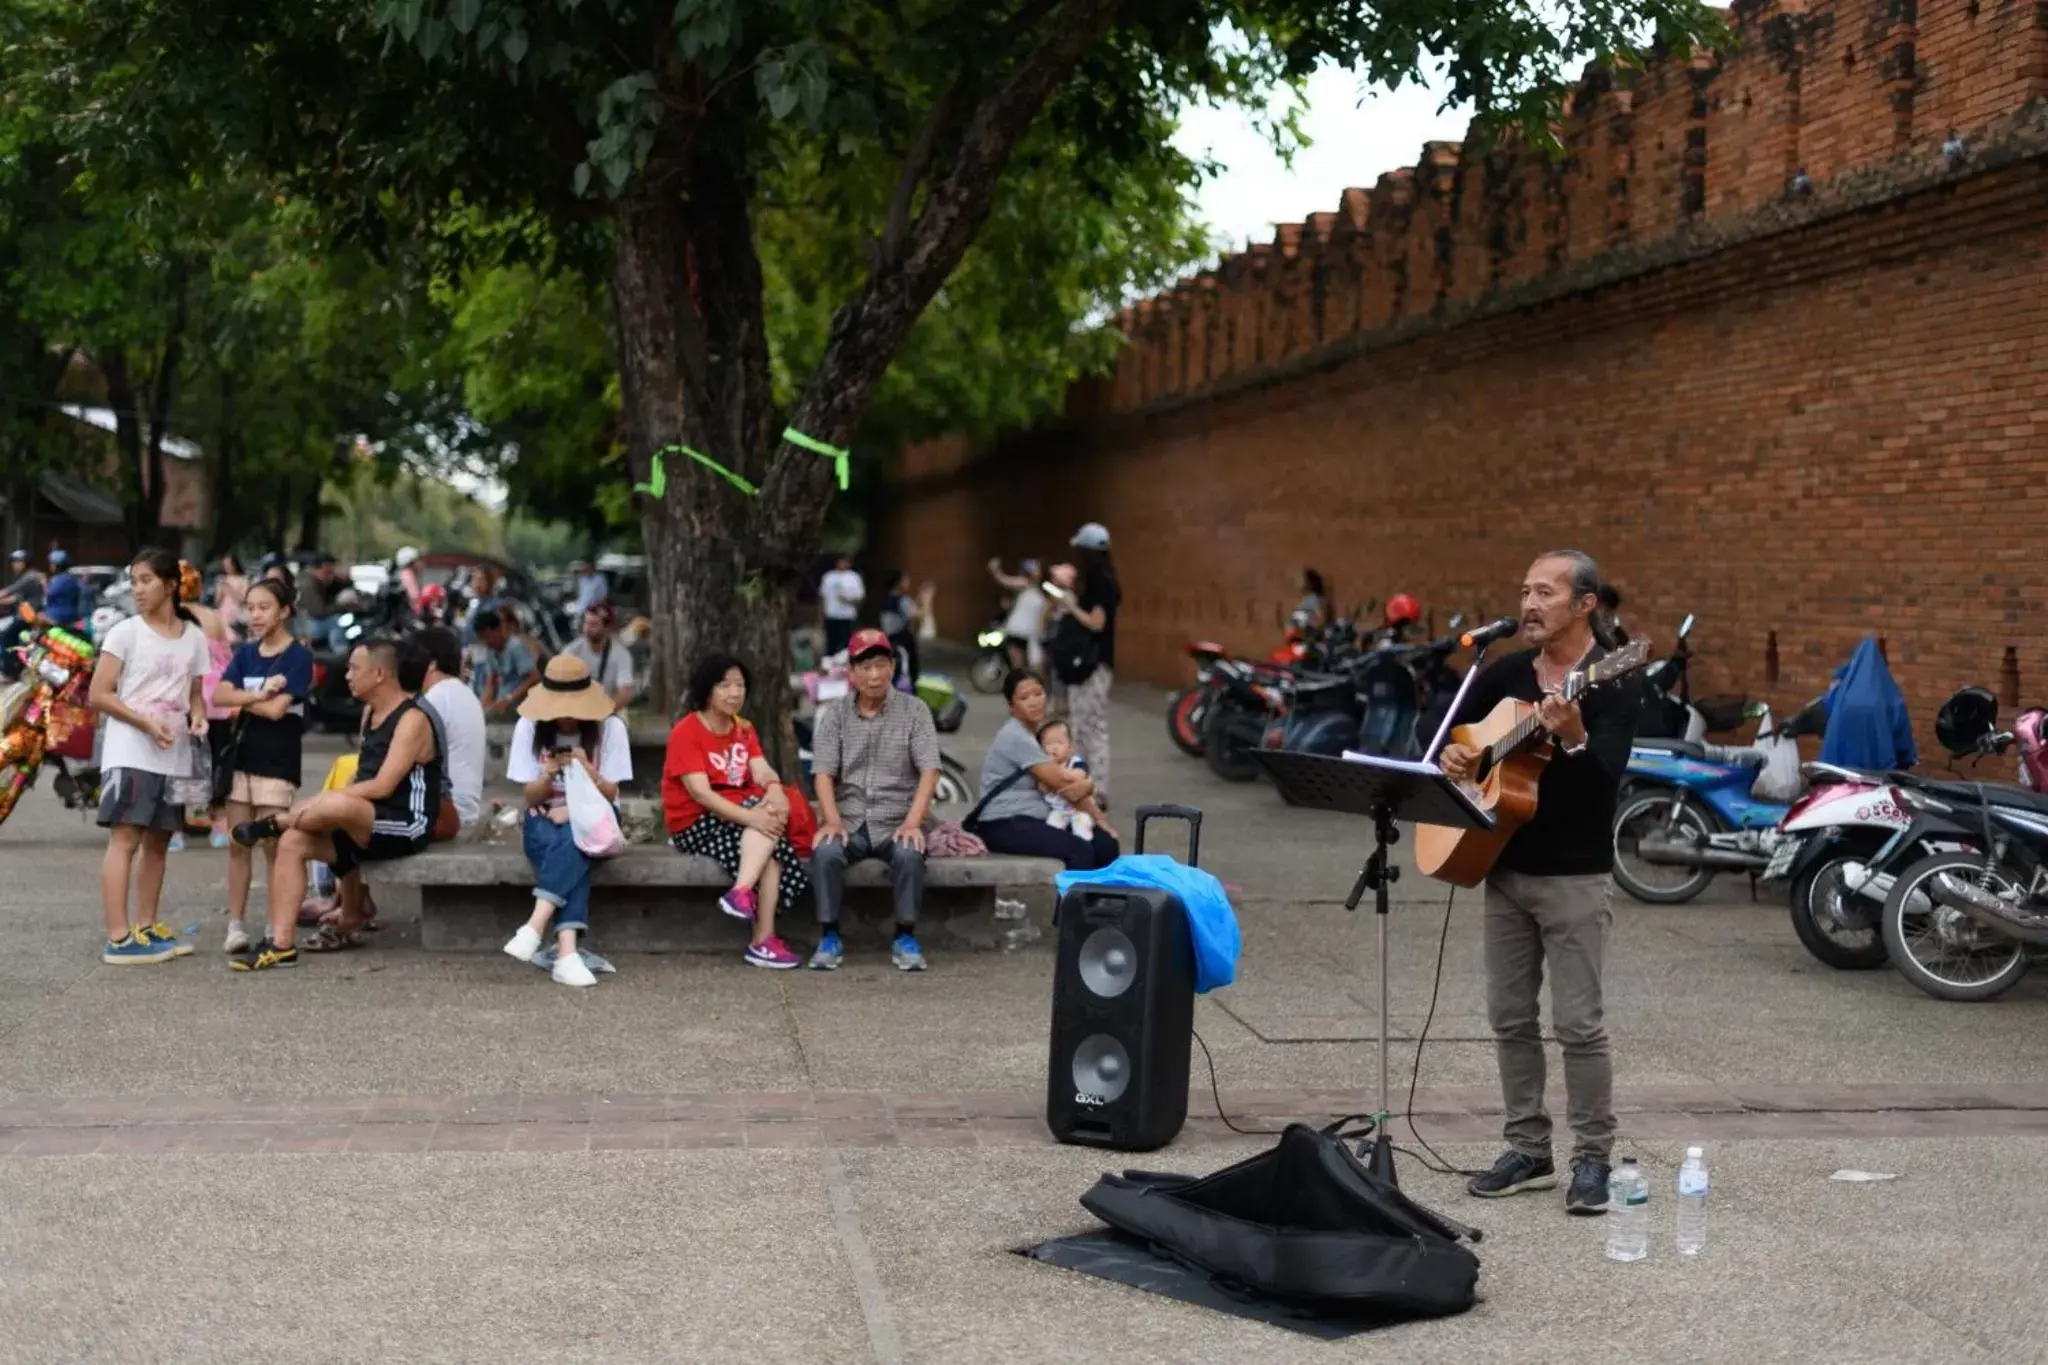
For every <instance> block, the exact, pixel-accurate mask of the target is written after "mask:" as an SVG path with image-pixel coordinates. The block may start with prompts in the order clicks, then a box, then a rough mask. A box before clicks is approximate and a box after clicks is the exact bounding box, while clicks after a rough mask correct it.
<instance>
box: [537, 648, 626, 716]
mask: <svg viewBox="0 0 2048 1365" xmlns="http://www.w3.org/2000/svg"><path fill="white" fill-rule="evenodd" d="M615 709H616V708H615V707H613V705H612V699H611V698H610V697H609V696H607V695H606V694H605V690H604V689H603V688H602V687H599V686H598V685H597V684H596V683H594V682H592V681H591V679H590V669H589V668H588V667H587V666H585V664H584V662H583V660H581V659H579V658H577V657H576V656H575V655H573V654H557V655H556V656H555V657H554V658H552V659H549V660H548V666H547V671H546V672H545V673H542V674H541V677H540V685H539V686H538V687H536V688H534V689H533V690H532V691H531V692H528V693H527V694H526V700H524V701H522V702H520V703H519V714H520V715H522V716H524V717H526V718H527V719H528V720H532V721H547V720H603V719H604V718H605V717H607V716H609V715H610V714H611V713H612V712H613V710H615Z"/></svg>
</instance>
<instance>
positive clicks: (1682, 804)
mask: <svg viewBox="0 0 2048 1365" xmlns="http://www.w3.org/2000/svg"><path fill="white" fill-rule="evenodd" d="M1691 626H1692V618H1691V617H1690V616H1688V617H1686V619H1685V624H1684V625H1682V626H1681V627H1680V628H1679V639H1680V641H1681V644H1682V643H1683V641H1684V638H1685V636H1686V635H1687V634H1689V633H1690V629H1691ZM1670 665H1675V667H1676V670H1677V672H1676V673H1673V672H1671V671H1669V668H1668V667H1667V666H1670ZM1659 668H1662V669H1665V670H1666V671H1662V672H1660V671H1659V670H1658V669H1652V670H1651V672H1650V681H1651V684H1652V686H1653V687H1655V688H1656V689H1657V691H1658V693H1659V696H1658V697H1657V698H1655V699H1653V702H1652V705H1653V706H1654V705H1655V704H1656V702H1657V701H1659V700H1662V699H1663V696H1662V694H1663V693H1665V692H1666V691H1667V689H1669V688H1670V687H1672V686H1675V685H1676V684H1677V683H1679V682H1680V681H1681V679H1682V674H1683V668H1684V662H1683V653H1681V655H1680V656H1678V657H1676V658H1674V659H1673V660H1667V661H1666V665H1660V666H1659ZM1685 705H1686V706H1687V709H1691V707H1690V703H1686V704H1685ZM1724 719H1727V720H1733V721H1735V722H1736V723H1737V724H1739V723H1740V722H1741V721H1742V720H1748V719H1755V720H1756V721H1757V739H1758V741H1759V744H1757V745H1721V744H1708V743H1705V742H1704V741H1702V740H1699V739H1694V738H1688V739H1677V738H1664V737H1660V736H1649V735H1638V736H1637V737H1636V738H1635V740H1634V742H1633V743H1632V744H1631V745H1630V748H1629V756H1628V773H1627V776H1625V777H1624V778H1623V779H1622V787H1621V799H1620V801H1619V803H1618V804H1617V806H1616V808H1615V813H1614V880H1615V881H1616V882H1618V883H1620V885H1621V889H1622V890H1624V891H1626V892H1628V893H1629V895H1631V896H1634V897H1635V898H1636V899H1637V900H1639V901H1644V902H1647V903H1649V904H1651V905H1679V904H1682V903H1683V902H1685V901H1689V900H1691V899H1693V898H1694V897H1695V896H1698V895H1699V894H1700V893H1701V892H1702V891H1704V890H1706V889H1707V887H1708V885H1709V884H1710V883H1712V881H1713V880H1714V877H1715V875H1716V874H1717V873H1721V872H1747V873H1749V874H1750V877H1751V890H1752V892H1754V889H1755V879H1756V878H1757V877H1759V876H1761V875H1762V874H1763V873H1764V871H1765V869H1766V868H1768V867H1769V866H1770V863H1771V855H1772V854H1773V853H1774V852H1776V851H1777V847H1778V845H1779V844H1780V843H1781V842H1783V841H1784V840H1785V839H1786V837H1787V836H1786V835H1785V834H1784V833H1783V832H1782V831H1780V830H1779V828H1778V826H1779V824H1780V822H1782V821H1783V820H1784V818H1785V813H1786V812H1787V811H1788V810H1790V809H1791V807H1790V806H1789V805H1787V804H1785V803H1783V802H1778V801H1766V800H1762V799H1760V798H1758V797H1756V796H1755V795H1753V794H1752V788H1753V787H1754V786H1755V784H1756V777H1757V770H1758V769H1759V768H1761V767H1762V766H1763V765H1764V763H1765V761H1766V759H1767V756H1768V750H1766V749H1765V748H1763V747H1761V741H1764V740H1766V739H1771V738H1792V739H1796V738H1797V737H1799V736H1801V735H1818V734H1820V733H1821V732H1822V731H1823V730H1825V729H1826V728H1827V704H1826V697H1825V695H1823V696H1821V697H1817V698H1815V699H1814V700H1813V701H1811V702H1809V703H1807V705H1806V706H1805V707H1803V708H1801V710H1800V712H1799V714H1798V715H1796V716H1794V717H1793V718H1792V719H1791V720H1789V721H1787V722H1786V723H1785V725H1784V726H1783V728H1777V727H1774V725H1773V724H1772V720H1771V709H1770V707H1768V706H1765V705H1763V704H1761V703H1758V702H1745V703H1743V705H1742V706H1741V708H1740V715H1739V717H1734V716H1731V717H1726V718H1724ZM1691 728H1692V729H1694V730H1695V731H1697V730H1698V729H1700V728H1702V727H1701V726H1700V724H1699V723H1698V721H1697V720H1695V722H1694V723H1693V725H1692V727H1691ZM1717 728H1719V727H1717ZM1727 728H1733V726H1732V725H1731V726H1728V727H1727Z"/></svg>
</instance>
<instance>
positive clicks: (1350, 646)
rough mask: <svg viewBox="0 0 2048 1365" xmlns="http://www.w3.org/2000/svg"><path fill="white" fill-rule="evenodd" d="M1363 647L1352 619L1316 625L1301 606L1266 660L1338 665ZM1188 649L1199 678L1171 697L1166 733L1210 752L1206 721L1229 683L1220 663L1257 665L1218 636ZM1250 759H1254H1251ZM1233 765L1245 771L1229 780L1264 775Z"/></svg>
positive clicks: (1187, 748) (1194, 751) (1184, 748)
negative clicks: (1240, 656)
mask: <svg viewBox="0 0 2048 1365" xmlns="http://www.w3.org/2000/svg"><path fill="white" fill-rule="evenodd" d="M1357 652H1358V632H1357V629H1356V628H1355V627H1354V626H1353V625H1352V623H1351V622H1350V621H1345V620H1339V621H1333V622H1332V623H1330V624H1329V625H1327V626H1324V627H1323V628H1321V629H1320V630H1316V629H1313V628H1311V626H1310V624H1309V618H1308V615H1307V614H1306V613H1305V612H1302V611H1299V610H1297V611H1295V612H1294V613H1293V614H1291V615H1290V616H1289V617H1288V618H1287V638H1286V639H1285V640H1284V641H1283V642H1282V643H1281V644H1280V645H1279V646H1278V647H1276V648H1275V649H1273V650H1272V651H1271V652H1270V653H1269V654H1267V655H1266V658H1265V660H1264V663H1265V664H1266V665H1267V666H1269V667H1270V668H1271V669H1310V670H1313V669H1316V668H1327V667H1329V666H1332V665H1334V664H1335V663H1337V662H1339V661H1341V660H1343V659H1346V658H1349V657H1351V656H1352V655H1354V654H1356V653H1357ZM1187 654H1188V657H1189V658H1191V659H1193V660H1194V661H1195V684H1194V686H1193V687H1188V688H1183V689H1182V690H1181V691H1179V692H1176V693H1174V694H1173V696H1172V697H1171V698H1169V699H1168V700H1167V703H1166V733H1167V736H1168V737H1169V738H1170V739H1172V740H1173V743H1174V747H1175V748H1177V749H1179V750H1180V751H1181V752H1182V753H1184V754H1186V755H1187V756H1188V757H1190V758H1202V757H1204V756H1205V755H1206V754H1207V752H1208V741H1207V737H1206V734H1207V732H1206V729H1205V726H1206V724H1207V718H1208V714H1209V707H1210V704H1211V703H1212V702H1214V701H1215V699H1216V697H1217V695H1218V694H1219V693H1220V692H1221V691H1222V690H1223V689H1224V686H1225V683H1226V680H1225V679H1224V678H1222V677H1220V676H1219V675H1218V672H1217V665H1218V664H1219V663H1220V662H1222V661H1224V660H1230V661H1231V662H1232V663H1233V664H1241V665H1244V666H1247V667H1256V665H1255V664H1254V662H1253V661H1252V660H1249V659H1236V658H1234V657H1233V656H1232V655H1231V653H1230V651H1229V650H1227V649H1225V648H1224V647H1223V646H1222V645H1219V644H1217V643H1216V642H1215V641H1213V640H1193V641H1190V642H1189V643H1188V646H1187ZM1244 762H1245V764H1247V765H1248V764H1250V762H1251V760H1250V759H1246V760H1244ZM1233 771H1237V772H1242V773H1243V774H1244V776H1242V777H1231V778H1227V779H1226V780H1229V781H1247V782H1248V781H1250V780H1251V779H1252V778H1253V777H1256V776H1257V775H1258V770H1257V768H1256V767H1249V766H1238V767H1233ZM1220 775H1222V774H1221V773H1219V776H1220Z"/></svg>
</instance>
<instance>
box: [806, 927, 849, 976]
mask: <svg viewBox="0 0 2048 1365" xmlns="http://www.w3.org/2000/svg"><path fill="white" fill-rule="evenodd" d="M844 961H846V949H845V948H844V947H843V946H841V944H840V942H839V931H838V930H837V929H827V930H826V931H825V937H823V938H821V939H819V940H818V951H816V952H815V953H812V954H811V970H812V971H814V972H829V971H832V970H833V969H835V968H836V967H838V966H839V964H840V963H842V962H844Z"/></svg>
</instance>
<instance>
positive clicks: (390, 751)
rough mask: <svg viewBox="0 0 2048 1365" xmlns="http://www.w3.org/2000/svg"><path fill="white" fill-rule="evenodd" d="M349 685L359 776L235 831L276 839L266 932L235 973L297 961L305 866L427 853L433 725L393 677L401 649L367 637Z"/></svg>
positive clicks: (242, 838) (435, 794) (436, 794)
mask: <svg viewBox="0 0 2048 1365" xmlns="http://www.w3.org/2000/svg"><path fill="white" fill-rule="evenodd" d="M348 690H349V693H350V694H351V695H352V696H354V697H355V698H356V699H357V700H358V701H360V702H362V703H363V706H364V708H365V712H366V715H365V726H364V733H363V747H362V752H361V757H360V760H359V765H358V767H357V769H356V780H355V781H354V782H351V783H350V784H349V785H348V786H346V787H343V788H342V789H341V790H340V791H333V792H322V793H320V794H319V795H318V796H315V797H313V798H312V799H311V800H307V801H301V802H299V803H298V804H297V805H296V806H293V807H292V808H291V809H290V810H288V811H285V812H284V813H283V814H281V815H278V816H275V817H273V818H271V819H269V820H258V821H252V822H250V823H249V824H246V825H238V826H236V827H235V832H234V837H235V839H236V841H237V842H239V843H244V844H254V843H257V842H260V841H261V840H263V839H269V838H275V839H276V840H277V841H278V845H277V852H278V857H277V863H276V865H275V867H274V868H273V869H272V871H271V874H270V932H269V935H268V936H267V937H266V938H265V939H264V941H263V942H261V943H259V944H257V945H256V948H255V950H254V951H253V952H252V953H251V954H250V955H249V956H248V957H247V958H242V959H237V960H236V961H235V962H234V963H232V964H231V965H232V966H233V967H234V969H235V970H236V971H243V972H247V971H267V970H269V969H271V968H273V967H291V966H296V965H297V964H298V960H299V953H298V949H297V947H296V946H294V938H295V934H296V930H297V927H298V921H299V904H300V902H301V901H303V900H304V899H305V896H306V864H307V863H309V862H322V863H326V864H328V865H329V866H330V867H332V868H333V869H334V875H335V877H336V878H337V879H340V878H345V877H347V876H348V875H349V874H350V873H351V872H353V871H355V870H356V868H357V867H359V866H360V865H361V864H363V863H365V862H380V861H385V860H388V859H392V858H403V857H407V856H410V855H411V854H414V853H418V852H420V851H421V850H422V849H424V848H425V847H426V846H427V844H428V843H429V841H430V840H431V837H432V832H433V825H434V817H435V814H436V813H437V812H438V811H439V809H440V805H441V792H440V786H441V765H440V763H439V762H438V761H437V760H438V758H439V754H438V753H437V752H436V750H435V745H434V727H433V724H432V722H431V721H429V720H428V719H427V717H426V715H425V713H424V712H422V711H421V710H420V709H419V703H418V701H417V700H416V699H415V698H414V697H413V695H412V694H411V693H410V692H407V691H406V690H405V688H404V687H403V686H401V685H400V684H399V681H398V645H397V643H396V642H395V641H391V640H371V641H367V642H365V643H363V644H361V645H358V646H357V647H356V650H355V652H354V653H353V654H351V655H350V656H349V661H348Z"/></svg>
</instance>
